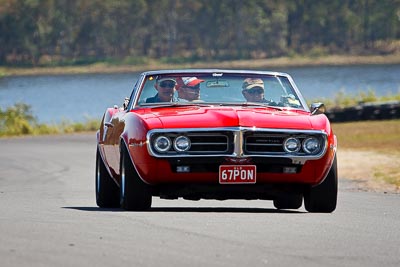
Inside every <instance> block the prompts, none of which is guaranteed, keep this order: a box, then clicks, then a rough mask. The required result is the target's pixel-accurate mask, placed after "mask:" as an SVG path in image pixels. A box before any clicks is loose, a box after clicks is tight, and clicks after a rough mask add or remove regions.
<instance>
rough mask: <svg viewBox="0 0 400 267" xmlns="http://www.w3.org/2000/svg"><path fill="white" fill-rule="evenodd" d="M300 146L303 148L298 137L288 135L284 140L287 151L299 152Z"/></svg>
mask: <svg viewBox="0 0 400 267" xmlns="http://www.w3.org/2000/svg"><path fill="white" fill-rule="evenodd" d="M300 148H301V142H300V140H299V139H298V138H296V137H288V138H286V139H285V141H284V142H283V149H284V150H285V151H286V152H287V153H297V152H299V151H300Z"/></svg>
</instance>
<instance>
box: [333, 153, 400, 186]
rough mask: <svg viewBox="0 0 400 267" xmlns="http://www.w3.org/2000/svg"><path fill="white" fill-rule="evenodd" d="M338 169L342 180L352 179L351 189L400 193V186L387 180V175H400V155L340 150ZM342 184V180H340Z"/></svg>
mask: <svg viewBox="0 0 400 267" xmlns="http://www.w3.org/2000/svg"><path fill="white" fill-rule="evenodd" d="M337 155H338V171H339V177H340V179H341V180H346V182H348V181H350V182H351V185H350V186H347V187H350V189H351V190H358V191H375V192H384V193H400V187H399V186H396V185H393V184H391V183H388V182H385V181H384V179H382V178H379V177H381V176H380V175H379V174H381V173H384V174H385V176H386V177H392V178H393V177H397V178H398V177H400V173H399V170H400V169H399V166H400V157H398V156H396V155H388V154H380V153H377V152H373V151H357V150H340V149H339V150H338V154H337ZM339 184H340V181H339Z"/></svg>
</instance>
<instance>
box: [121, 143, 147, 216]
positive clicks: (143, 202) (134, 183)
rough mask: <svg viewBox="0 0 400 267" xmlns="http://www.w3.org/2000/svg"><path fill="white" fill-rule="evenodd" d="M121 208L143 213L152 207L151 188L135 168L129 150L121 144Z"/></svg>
mask: <svg viewBox="0 0 400 267" xmlns="http://www.w3.org/2000/svg"><path fill="white" fill-rule="evenodd" d="M120 160H121V162H120V173H121V193H120V195H121V207H122V208H123V209H126V210H134V211H141V210H147V209H149V208H150V207H151V197H152V196H151V188H150V186H149V185H147V184H146V183H144V182H143V181H142V180H141V179H140V177H139V175H138V174H137V172H136V170H135V168H134V167H133V164H132V161H131V159H130V156H129V153H128V151H127V148H126V147H125V145H124V144H121V158H120Z"/></svg>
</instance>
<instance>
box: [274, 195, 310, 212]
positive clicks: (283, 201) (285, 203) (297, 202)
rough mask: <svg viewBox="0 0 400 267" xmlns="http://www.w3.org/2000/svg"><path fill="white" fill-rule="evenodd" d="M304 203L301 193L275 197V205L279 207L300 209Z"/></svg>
mask: <svg viewBox="0 0 400 267" xmlns="http://www.w3.org/2000/svg"><path fill="white" fill-rule="evenodd" d="M302 203H303V196H302V195H301V194H294V195H291V196H282V197H278V198H276V199H274V206H275V208H277V209H298V208H300V207H301V204H302Z"/></svg>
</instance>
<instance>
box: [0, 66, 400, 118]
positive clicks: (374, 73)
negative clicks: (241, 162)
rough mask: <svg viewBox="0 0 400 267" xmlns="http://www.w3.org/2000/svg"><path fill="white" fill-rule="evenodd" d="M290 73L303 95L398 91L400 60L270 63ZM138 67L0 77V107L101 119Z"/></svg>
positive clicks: (129, 86) (127, 88)
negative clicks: (124, 70) (112, 71)
mask: <svg viewBox="0 0 400 267" xmlns="http://www.w3.org/2000/svg"><path fill="white" fill-rule="evenodd" d="M273 71H282V72H287V73H289V74H290V75H291V76H292V77H293V79H294V80H295V82H296V84H297V86H298V87H299V89H300V91H301V92H302V93H303V96H304V97H305V98H306V99H312V100H316V99H318V98H328V97H334V96H335V95H336V94H337V93H338V92H339V91H341V90H342V91H344V92H346V93H347V94H351V95H355V94H357V93H358V92H361V91H367V90H369V89H372V90H374V91H375V93H376V94H377V95H378V96H385V95H390V94H397V93H399V92H400V65H367V66H326V67H301V68H275V69H273ZM138 76H139V73H124V74H79V75H57V76H22V77H19V76H18V77H6V78H0V107H1V109H2V110H4V109H5V108H7V107H8V106H12V105H14V104H15V103H18V102H22V103H26V104H28V105H30V106H31V110H32V112H33V115H35V116H36V118H37V119H38V121H39V122H43V123H57V122H60V121H62V120H68V121H75V122H78V121H84V120H85V119H86V118H92V119H93V118H94V119H100V118H101V116H102V115H103V113H104V111H105V109H106V108H107V107H112V106H113V105H114V104H117V105H121V104H122V101H123V99H124V98H125V96H129V95H130V92H131V90H132V88H133V86H134V84H135V82H136V80H137V78H138Z"/></svg>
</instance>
